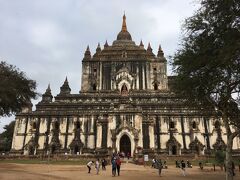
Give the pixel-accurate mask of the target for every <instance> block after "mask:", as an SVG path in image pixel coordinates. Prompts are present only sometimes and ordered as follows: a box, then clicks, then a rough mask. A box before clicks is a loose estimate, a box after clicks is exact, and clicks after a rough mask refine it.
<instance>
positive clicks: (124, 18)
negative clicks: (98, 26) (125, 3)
mask: <svg viewBox="0 0 240 180" xmlns="http://www.w3.org/2000/svg"><path fill="white" fill-rule="evenodd" d="M122 31H123V32H126V31H127V24H126V16H125V11H124V14H123V22H122Z"/></svg>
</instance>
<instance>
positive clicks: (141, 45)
mask: <svg viewBox="0 0 240 180" xmlns="http://www.w3.org/2000/svg"><path fill="white" fill-rule="evenodd" d="M139 46H140V47H142V48H143V47H144V45H143V42H142V40H141V41H140V45H139Z"/></svg>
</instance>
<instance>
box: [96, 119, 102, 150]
mask: <svg viewBox="0 0 240 180" xmlns="http://www.w3.org/2000/svg"><path fill="white" fill-rule="evenodd" d="M101 147H102V124H101V123H99V122H98V123H97V145H96V148H101Z"/></svg>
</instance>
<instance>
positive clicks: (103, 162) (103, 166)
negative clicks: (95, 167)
mask: <svg viewBox="0 0 240 180" xmlns="http://www.w3.org/2000/svg"><path fill="white" fill-rule="evenodd" d="M106 165H107V161H106V159H105V158H104V159H103V160H102V170H106Z"/></svg>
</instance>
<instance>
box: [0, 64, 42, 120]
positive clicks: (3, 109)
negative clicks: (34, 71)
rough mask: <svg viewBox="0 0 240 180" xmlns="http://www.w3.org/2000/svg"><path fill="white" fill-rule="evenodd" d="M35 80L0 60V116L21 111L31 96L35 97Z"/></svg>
mask: <svg viewBox="0 0 240 180" xmlns="http://www.w3.org/2000/svg"><path fill="white" fill-rule="evenodd" d="M35 90H36V82H35V81H33V80H31V79H28V78H27V77H26V76H25V74H24V73H23V72H21V71H19V69H17V68H16V67H15V66H13V65H9V64H7V63H6V62H0V116H8V115H11V114H13V113H16V112H19V111H21V108H22V107H23V106H25V105H27V104H28V103H29V102H30V100H31V98H36V96H37V93H36V92H35Z"/></svg>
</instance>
